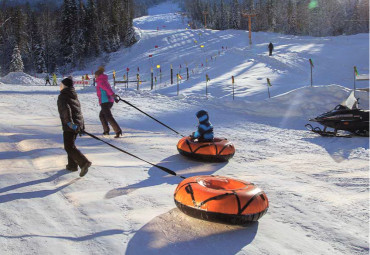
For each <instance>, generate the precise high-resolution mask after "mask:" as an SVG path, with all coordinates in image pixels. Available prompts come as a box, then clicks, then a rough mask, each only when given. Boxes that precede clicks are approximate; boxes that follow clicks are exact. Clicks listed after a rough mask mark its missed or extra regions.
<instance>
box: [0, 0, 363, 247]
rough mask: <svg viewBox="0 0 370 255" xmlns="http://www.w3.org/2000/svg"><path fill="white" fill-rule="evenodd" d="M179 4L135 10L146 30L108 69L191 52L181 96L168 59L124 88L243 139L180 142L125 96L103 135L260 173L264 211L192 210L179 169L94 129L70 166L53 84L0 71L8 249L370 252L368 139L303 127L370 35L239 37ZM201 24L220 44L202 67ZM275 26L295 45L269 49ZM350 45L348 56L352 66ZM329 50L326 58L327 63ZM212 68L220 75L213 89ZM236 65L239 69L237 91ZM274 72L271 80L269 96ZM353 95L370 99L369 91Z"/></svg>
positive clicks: (139, 100)
mask: <svg viewBox="0 0 370 255" xmlns="http://www.w3.org/2000/svg"><path fill="white" fill-rule="evenodd" d="M172 8H174V5H173V4H164V5H161V6H159V7H158V8H157V9H152V10H151V12H150V14H152V15H151V16H148V17H142V18H141V19H138V20H136V21H135V24H136V25H137V26H138V27H139V29H140V30H141V31H140V32H141V40H140V41H139V42H138V43H137V44H136V45H135V46H133V47H132V48H130V49H123V50H122V51H120V52H117V53H114V54H112V55H111V56H110V61H109V62H108V63H107V69H108V72H112V71H113V70H116V72H117V76H122V75H123V74H124V73H125V72H126V67H127V66H129V67H130V69H131V72H132V71H135V73H136V67H137V66H140V71H141V73H142V76H143V77H144V76H147V77H146V78H148V73H147V70H148V69H149V68H150V66H151V65H157V64H160V65H161V66H163V68H165V67H167V68H168V67H169V65H170V64H173V65H174V67H175V66H176V69H178V65H179V64H180V63H182V64H183V63H184V62H185V60H186V61H188V64H189V67H191V68H192V69H194V75H192V76H191V79H190V80H189V81H187V82H184V83H182V84H181V85H180V86H181V96H180V97H177V96H175V95H176V86H170V85H169V77H168V69H167V73H166V75H167V76H165V75H164V77H163V81H162V83H161V84H160V85H159V84H157V91H156V92H150V91H148V87H149V84H148V83H145V82H144V83H143V85H142V88H141V90H140V91H139V92H137V91H136V90H135V88H136V84H130V89H129V90H125V89H124V88H123V87H119V88H117V89H116V91H117V92H118V93H120V94H121V95H122V96H123V97H124V98H125V99H126V100H128V101H129V102H131V103H132V104H134V105H136V106H138V107H140V108H141V109H142V110H144V111H145V112H148V113H150V114H152V115H153V116H155V117H157V118H159V119H160V120H161V121H163V122H164V123H166V124H168V125H169V126H171V127H172V128H174V129H175V130H178V131H179V132H180V133H182V134H189V133H191V132H192V131H194V130H195V126H196V119H195V116H194V114H195V112H196V111H198V110H200V109H206V110H208V111H209V113H210V118H211V122H212V124H213V125H214V128H215V134H216V136H222V137H227V138H228V139H229V140H230V141H232V142H233V143H234V145H235V147H236V150H237V151H236V154H235V156H234V158H233V159H231V160H230V162H228V163H221V164H220V163H208V164H207V163H202V162H199V161H192V160H188V159H186V158H184V157H182V156H180V155H179V154H178V152H177V149H176V143H177V141H178V140H179V138H180V137H178V136H177V135H175V134H173V133H171V132H170V131H168V130H166V129H165V128H164V127H162V126H160V125H158V123H155V122H153V121H152V120H151V119H149V118H147V117H146V116H144V115H142V114H141V113H139V112H138V111H136V110H134V109H132V108H130V107H129V106H127V105H125V104H123V103H119V104H115V106H114V107H113V114H114V116H115V117H116V119H117V121H118V122H119V123H120V125H121V127H122V128H123V131H124V136H123V138H122V139H113V138H112V139H111V138H104V139H106V140H107V141H109V142H111V143H113V144H114V145H116V146H119V147H121V148H123V149H125V150H128V151H129V152H131V153H134V154H136V155H138V156H140V157H142V158H144V159H146V160H148V161H151V162H153V163H159V164H160V165H162V166H165V167H167V168H169V169H172V170H174V171H175V172H176V173H179V174H181V175H184V176H194V175H200V174H215V175H225V176H229V177H234V178H239V179H243V180H247V181H251V182H253V183H255V184H256V185H258V186H259V187H260V188H261V189H263V190H264V191H265V192H266V194H267V196H268V198H269V201H270V208H269V211H268V212H267V214H266V215H265V216H264V217H263V218H261V219H260V220H259V222H256V223H253V224H251V225H249V226H244V227H236V226H228V225H222V224H216V223H210V222H205V221H200V220H197V219H193V218H191V217H188V216H186V215H184V214H183V213H181V212H180V211H179V210H178V209H176V206H175V204H174V202H173V192H174V190H175V188H176V185H177V184H178V183H179V182H180V179H178V178H176V177H173V176H169V175H167V174H166V173H164V172H162V171H160V170H159V169H156V168H154V167H150V166H148V165H147V164H146V163H143V162H141V161H138V160H137V159H134V158H131V157H129V156H127V155H125V154H122V153H120V152H119V151H116V150H114V149H112V148H110V147H107V146H106V145H104V144H102V143H101V142H99V141H96V140H93V139H92V138H89V137H86V136H83V137H81V138H80V137H79V138H78V139H77V146H78V148H79V149H80V150H81V151H82V152H83V153H85V154H86V155H87V157H88V158H89V159H90V160H91V161H92V162H93V166H92V167H91V169H90V171H89V173H88V174H87V175H86V176H85V177H83V178H78V174H77V173H69V172H67V171H66V170H65V164H66V161H67V157H66V154H65V152H64V150H63V138H62V131H61V126H60V120H59V114H58V111H57V106H56V99H57V96H58V94H59V91H58V88H57V87H52V86H14V84H3V85H1V86H0V94H1V97H0V106H1V111H0V119H1V120H2V121H1V122H0V245H1V254H210V253H212V254H368V252H369V243H368V239H369V235H368V233H369V226H368V220H369V215H368V198H369V140H368V139H367V138H362V137H354V138H351V139H349V138H325V137H319V136H317V135H315V134H313V133H310V132H308V131H307V130H305V129H304V124H306V123H307V119H308V118H310V117H314V116H316V115H317V114H320V113H322V112H324V111H326V110H330V109H331V108H333V107H335V106H336V105H337V104H338V103H340V102H342V101H343V99H345V98H346V97H347V96H348V94H349V92H350V90H349V89H348V88H351V86H352V81H351V77H352V76H351V68H352V67H351V66H353V65H357V66H358V67H359V69H360V70H361V72H366V71H367V70H368V55H366V54H358V53H357V50H354V48H355V47H357V49H363V50H362V52H367V53H368V42H369V41H368V35H357V36H348V37H334V38H309V37H292V36H285V35H278V34H271V33H256V34H255V44H254V46H253V47H252V48H248V46H246V45H245V42H244V41H243V40H240V38H241V36H242V35H244V36H245V38H247V35H246V34H245V33H244V32H240V31H222V32H220V31H210V30H207V31H202V37H199V33H200V32H201V31H199V30H186V29H185V27H186V24H183V23H182V20H181V16H179V15H178V14H177V13H174V14H171V13H166V11H163V10H171V9H172ZM172 10H173V9H172ZM174 10H176V9H174ZM176 11H177V10H176ZM154 15H155V16H154ZM167 19H168V20H170V21H168V24H167V25H165V26H166V27H163V26H162V25H161V24H163V22H164V21H165V20H167ZM140 22H141V23H140ZM139 23H140V24H139ZM185 23H186V21H185ZM159 25H161V27H159V31H157V27H158V26H159ZM182 26H183V27H182ZM178 28H182V29H180V30H179V29H178ZM194 38H198V40H199V42H200V43H203V44H204V45H205V46H206V47H208V48H210V51H211V52H213V53H215V54H217V55H218V50H219V49H220V51H221V52H220V56H218V57H217V59H216V61H210V62H209V63H208V64H209V66H208V67H206V68H204V69H202V68H201V67H198V68H194V65H196V63H197V62H199V61H200V60H204V55H203V53H202V50H201V49H200V47H199V45H198V46H194V45H195V44H194V42H193V39H194ZM202 38H203V39H202ZM270 38H271V40H273V41H274V42H275V41H279V42H281V43H285V44H286V45H287V46H286V47H283V46H279V44H278V43H277V44H276V47H277V51H278V54H277V55H276V56H274V57H270V58H269V57H268V56H266V52H265V46H266V45H265V41H269V40H270ZM201 40H203V41H202V42H201ZM259 40H260V41H259ZM345 41H347V42H348V43H347V44H345V43H343V42H345ZM258 42H259V43H258ZM340 42H342V43H340ZM321 44H323V46H322V47H318V45H321ZM155 45H158V46H159V47H158V48H155V47H154V46H155ZM212 45H213V46H212ZM242 45H244V46H242ZM281 45H283V44H281ZM288 45H289V46H288ZM308 45H310V46H308ZM350 45H352V49H350V48H351V47H350ZM221 46H224V47H225V50H224V51H223V52H222V48H221ZM226 46H227V47H228V49H227V50H226ZM331 46H333V47H334V48H336V49H337V51H338V52H341V53H342V55H338V54H332V55H330V57H329V56H325V54H326V53H329V52H334V50H333V49H332V48H331ZM243 47H244V48H243ZM279 47H281V48H279ZM199 49H200V50H199ZM293 51H295V52H296V53H294V54H293ZM149 54H153V60H149V58H148V55H149ZM246 54H248V56H245V55H246ZM313 56H314V57H313ZM307 57H312V58H313V59H314V61H315V73H316V75H317V77H316V78H315V81H317V82H315V84H317V86H314V87H309V86H307V85H308V83H309V77H308V73H309V69H308V67H307V68H306V65H307V63H306V61H307ZM343 59H348V62H350V63H348V66H346V64H343V62H341V61H342V60H343ZM157 60H158V61H157ZM324 60H325V61H328V62H327V64H325V65H327V68H322V67H320V65H321V64H319V63H323V62H325V61H324ZM151 61H152V62H151ZM351 61H352V62H351ZM143 62H144V63H143ZM284 63H285V64H284ZM325 63H326V62H325ZM99 64H100V63H98V61H97V62H96V63H93V64H92V65H91V68H90V69H94V68H95V67H96V66H97V65H99ZM204 64H205V63H204ZM322 65H324V64H322ZM304 67H305V68H304ZM329 67H330V68H329ZM321 68H322V69H321ZM306 69H307V70H306ZM325 69H326V71H325ZM149 70H150V69H149ZM163 70H164V69H163ZM328 70H330V71H328ZM347 70H348V75H347V73H346V72H347ZM176 71H177V70H176ZM86 72H87V70H82V71H76V72H75V74H76V77H79V76H77V75H79V74H81V73H86ZM206 72H207V73H209V74H210V76H211V79H212V80H211V82H210V84H209V93H210V95H209V97H208V99H206V97H205V94H204V90H205V84H204V81H203V80H204V76H205V73H206ZM89 73H90V72H89ZM130 75H132V76H133V75H134V74H130ZM182 75H183V76H185V75H184V67H183V68H182ZM231 75H235V76H236V81H237V82H236V86H237V89H236V91H237V94H236V96H237V98H236V100H235V101H232V96H231V94H230V92H231V88H230V76H231ZM266 76H269V77H270V78H271V81H272V83H273V87H272V88H271V93H272V98H271V99H268V98H267V87H266V84H265V78H266ZM347 77H348V78H347ZM338 79H342V80H338ZM346 79H348V80H346ZM165 84H166V85H167V86H165ZM359 85H360V83H359ZM77 90H78V94H79V99H80V101H81V104H82V110H83V114H84V118H85V122H86V130H87V131H88V132H91V133H93V134H95V135H97V136H99V137H102V136H101V133H102V132H103V131H102V128H101V124H100V121H99V111H100V107H99V105H98V101H97V98H96V95H95V88H93V87H90V88H85V89H83V88H81V87H78V88H77ZM356 96H358V97H360V98H361V107H362V108H367V109H368V108H369V100H368V93H367V92H356Z"/></svg>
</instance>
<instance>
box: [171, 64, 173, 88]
mask: <svg viewBox="0 0 370 255" xmlns="http://www.w3.org/2000/svg"><path fill="white" fill-rule="evenodd" d="M172 84H173V69H172V65H171V85H172Z"/></svg>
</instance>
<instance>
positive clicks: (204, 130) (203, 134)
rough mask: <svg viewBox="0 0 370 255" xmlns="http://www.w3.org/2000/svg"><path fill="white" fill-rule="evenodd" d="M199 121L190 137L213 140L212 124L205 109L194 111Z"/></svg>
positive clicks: (206, 140)
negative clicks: (196, 128)
mask: <svg viewBox="0 0 370 255" xmlns="http://www.w3.org/2000/svg"><path fill="white" fill-rule="evenodd" d="M196 116H197V118H198V121H199V126H198V130H197V131H196V132H194V133H193V134H192V135H191V138H193V139H198V141H199V142H212V141H213V138H214V137H213V126H212V124H211V122H209V115H208V112H207V111H204V110H200V111H199V112H197V113H196Z"/></svg>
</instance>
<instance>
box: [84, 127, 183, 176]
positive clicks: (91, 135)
mask: <svg viewBox="0 0 370 255" xmlns="http://www.w3.org/2000/svg"><path fill="white" fill-rule="evenodd" d="M83 133H84V134H86V135H88V136H90V137H92V138H94V139H96V140H98V141H101V142H103V143H105V144H107V145H109V146H111V147H113V148H115V149H116V150H119V151H120V152H123V153H125V154H127V155H130V156H131V157H134V158H136V159H138V160H141V161H144V162H145V163H147V164H149V165H151V166H154V167H157V168H159V169H161V170H162V171H165V172H166V173H168V174H171V175H174V176H178V177H180V178H183V179H186V178H185V177H184V176H181V175H177V174H176V173H175V172H174V171H172V170H170V169H168V168H167V167H164V166H159V165H156V164H153V163H151V162H149V161H146V160H144V159H142V158H139V157H138V156H135V155H134V154H132V153H130V152H128V151H125V150H122V149H120V148H118V147H117V146H115V145H113V144H110V143H108V142H106V141H104V140H102V139H100V138H99V137H97V136H95V135H93V134H90V133H88V132H86V131H83Z"/></svg>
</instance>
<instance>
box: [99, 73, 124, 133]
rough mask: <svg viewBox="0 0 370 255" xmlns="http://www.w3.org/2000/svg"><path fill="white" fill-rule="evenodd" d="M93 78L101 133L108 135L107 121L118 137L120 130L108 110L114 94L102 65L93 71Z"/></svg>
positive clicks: (111, 104)
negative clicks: (101, 128) (98, 106)
mask: <svg viewBox="0 0 370 255" xmlns="http://www.w3.org/2000/svg"><path fill="white" fill-rule="evenodd" d="M95 80H96V83H97V85H96V93H97V95H98V98H99V104H100V106H101V111H100V114H99V118H100V121H101V124H102V125H103V130H104V133H103V135H109V125H108V123H109V124H110V125H111V126H112V128H113V130H114V132H115V133H116V136H115V137H114V138H119V137H120V136H122V130H121V128H120V127H119V125H118V124H117V122H116V120H115V119H114V118H113V115H112V112H111V111H110V109H111V108H112V106H113V103H114V97H115V94H114V92H113V90H112V88H111V86H110V84H109V82H108V76H107V75H105V74H104V67H102V66H101V67H99V69H98V71H96V72H95Z"/></svg>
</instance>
